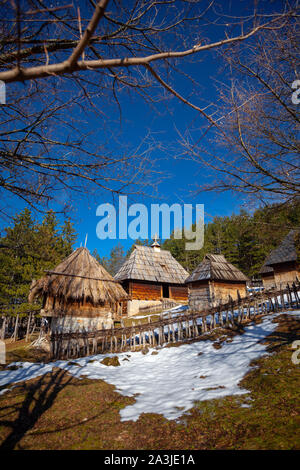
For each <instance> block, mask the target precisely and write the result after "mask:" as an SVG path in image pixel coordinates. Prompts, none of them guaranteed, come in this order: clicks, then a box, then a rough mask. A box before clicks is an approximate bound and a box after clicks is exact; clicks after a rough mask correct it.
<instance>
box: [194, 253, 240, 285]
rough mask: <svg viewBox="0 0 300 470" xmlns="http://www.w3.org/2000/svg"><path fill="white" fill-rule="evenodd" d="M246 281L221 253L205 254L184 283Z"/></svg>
mask: <svg viewBox="0 0 300 470" xmlns="http://www.w3.org/2000/svg"><path fill="white" fill-rule="evenodd" d="M204 280H209V281H235V282H236V281H241V282H246V281H248V280H249V279H248V277H247V276H245V274H243V273H242V272H241V271H240V270H239V269H238V268H236V267H235V266H233V264H231V263H229V262H228V261H227V260H226V258H225V257H224V256H223V255H212V254H207V255H205V256H204V259H203V261H202V262H201V263H200V264H199V265H198V266H197V268H196V269H195V270H194V271H193V272H192V274H191V275H190V276H189V277H188V278H187V280H186V283H189V282H195V281H204Z"/></svg>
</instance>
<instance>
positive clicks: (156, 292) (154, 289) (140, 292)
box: [129, 281, 162, 300]
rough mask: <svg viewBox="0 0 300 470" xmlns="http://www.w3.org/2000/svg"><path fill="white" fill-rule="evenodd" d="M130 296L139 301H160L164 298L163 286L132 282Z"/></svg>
mask: <svg viewBox="0 0 300 470" xmlns="http://www.w3.org/2000/svg"><path fill="white" fill-rule="evenodd" d="M129 295H130V297H131V298H132V299H137V300H160V299H161V298H162V286H161V285H160V284H153V283H150V282H149V283H148V282H138V281H131V282H130V283H129Z"/></svg>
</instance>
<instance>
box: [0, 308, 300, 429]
mask: <svg viewBox="0 0 300 470" xmlns="http://www.w3.org/2000/svg"><path fill="white" fill-rule="evenodd" d="M287 313H288V314H289V315H297V316H300V311H299V310H298V311H291V312H287ZM281 314H282V312H281V313H277V314H273V315H269V316H266V317H264V318H263V321H262V323H261V324H257V325H255V324H251V325H249V326H247V327H246V328H245V333H244V334H243V335H237V336H235V337H234V339H233V341H232V342H228V343H227V342H224V343H223V345H222V348H221V349H215V348H214V347H213V344H212V342H211V341H209V340H207V341H199V342H195V343H192V344H183V345H182V346H180V347H177V348H162V349H159V350H156V351H155V352H158V354H155V355H152V354H151V352H153V351H154V350H153V349H150V351H149V353H148V354H146V355H143V354H142V353H141V352H126V353H120V354H118V357H119V361H120V364H121V366H120V367H113V366H105V365H103V364H101V363H100V361H101V360H102V359H103V358H104V357H105V355H102V354H100V355H95V356H90V357H86V358H80V359H76V360H72V364H70V363H69V362H68V361H56V362H52V363H49V364H33V363H29V362H24V363H15V365H17V366H19V368H18V369H17V370H9V369H8V370H4V371H1V372H0V386H5V385H7V384H9V383H16V382H21V381H23V380H29V379H32V378H35V377H38V376H41V375H43V374H46V373H47V372H50V371H51V370H52V368H53V367H60V368H61V369H65V370H68V371H69V373H70V374H72V375H73V376H75V377H78V378H81V377H83V376H85V377H88V378H90V379H102V380H105V381H106V382H107V383H110V384H113V385H115V386H116V390H117V391H118V392H119V393H120V394H122V395H125V396H134V398H135V400H136V402H135V403H134V404H133V405H130V406H127V407H126V408H124V409H122V410H121V411H120V415H121V421H126V420H133V421H136V420H137V419H138V418H139V416H140V414H141V413H161V414H163V415H164V416H165V417H166V418H167V419H176V418H179V417H180V416H181V415H182V414H183V413H185V412H187V411H188V410H189V409H190V408H192V407H193V406H194V402H195V401H202V400H209V399H212V398H219V397H223V396H225V395H236V394H244V393H247V390H245V389H241V388H240V387H239V386H238V383H239V382H240V381H241V379H242V378H243V377H244V376H245V374H246V373H247V371H248V370H249V368H250V366H249V364H250V362H251V361H252V360H253V359H255V358H257V357H259V356H262V355H263V354H265V353H266V345H264V344H261V341H262V340H263V339H264V338H265V337H266V336H267V335H269V334H271V333H272V332H273V331H274V330H275V328H276V324H275V323H272V320H273V319H274V318H275V317H277V316H278V315H281ZM112 355H114V356H115V355H116V354H112ZM112 355H111V354H107V355H106V356H112ZM74 363H76V364H78V365H74ZM2 393H4V390H2Z"/></svg>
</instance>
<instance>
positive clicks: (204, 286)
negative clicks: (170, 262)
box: [186, 254, 249, 311]
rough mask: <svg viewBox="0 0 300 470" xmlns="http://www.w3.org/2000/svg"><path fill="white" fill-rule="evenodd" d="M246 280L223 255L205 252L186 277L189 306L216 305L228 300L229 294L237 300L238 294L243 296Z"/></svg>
mask: <svg viewBox="0 0 300 470" xmlns="http://www.w3.org/2000/svg"><path fill="white" fill-rule="evenodd" d="M248 281H249V279H248V277H247V276H245V274H243V273H242V272H241V271H240V270H239V269H238V268H236V267H235V266H233V264H231V263H229V262H228V261H227V260H226V259H225V257H224V256H223V255H214V254H207V255H205V257H204V259H203V261H202V262H201V263H200V264H199V265H198V266H197V267H196V269H195V270H194V271H193V272H192V274H191V275H190V276H189V277H188V278H187V279H186V284H187V285H188V287H189V308H190V309H191V310H192V311H195V310H201V309H206V308H209V307H217V306H218V305H219V304H221V303H226V302H228V300H229V295H230V296H231V298H232V299H233V300H237V298H238V295H240V296H241V297H245V296H246V283H247V282H248ZM238 291H239V294H238Z"/></svg>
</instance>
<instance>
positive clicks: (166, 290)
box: [162, 284, 170, 299]
mask: <svg viewBox="0 0 300 470" xmlns="http://www.w3.org/2000/svg"><path fill="white" fill-rule="evenodd" d="M162 287H163V298H164V299H169V298H170V293H169V286H168V284H163V286H162Z"/></svg>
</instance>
